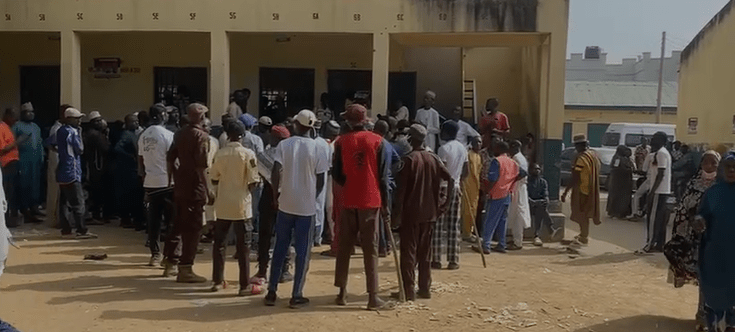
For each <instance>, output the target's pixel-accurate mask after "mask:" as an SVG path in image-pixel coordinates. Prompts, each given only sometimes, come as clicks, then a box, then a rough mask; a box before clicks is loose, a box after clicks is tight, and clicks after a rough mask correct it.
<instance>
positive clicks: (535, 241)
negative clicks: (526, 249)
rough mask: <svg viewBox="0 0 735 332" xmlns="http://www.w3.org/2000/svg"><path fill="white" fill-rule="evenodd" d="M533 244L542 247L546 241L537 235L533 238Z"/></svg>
mask: <svg viewBox="0 0 735 332" xmlns="http://www.w3.org/2000/svg"><path fill="white" fill-rule="evenodd" d="M533 245H534V246H537V247H541V246H543V245H544V241H541V239H540V238H539V237H538V236H537V237H535V238H534V239H533Z"/></svg>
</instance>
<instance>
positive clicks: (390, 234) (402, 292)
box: [382, 216, 406, 302]
mask: <svg viewBox="0 0 735 332" xmlns="http://www.w3.org/2000/svg"><path fill="white" fill-rule="evenodd" d="M382 219H383V221H384V222H385V230H386V231H387V232H388V239H389V240H390V245H391V246H393V261H394V262H395V263H396V274H398V301H400V302H406V290H405V289H403V275H402V274H401V265H400V262H399V261H398V247H396V239H394V238H393V229H392V228H391V225H390V216H387V217H385V218H382Z"/></svg>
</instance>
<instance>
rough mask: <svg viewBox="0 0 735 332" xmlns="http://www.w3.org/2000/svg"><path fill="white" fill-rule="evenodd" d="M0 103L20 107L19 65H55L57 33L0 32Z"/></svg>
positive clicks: (57, 49) (57, 55)
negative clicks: (0, 49)
mask: <svg viewBox="0 0 735 332" xmlns="http://www.w3.org/2000/svg"><path fill="white" fill-rule="evenodd" d="M0 45H5V46H4V47H2V51H1V52H0V77H2V79H0V106H2V107H3V108H5V107H9V106H14V107H16V108H19V107H20V101H21V96H20V67H21V66H58V65H59V54H60V52H61V48H60V46H59V36H58V34H54V33H0Z"/></svg>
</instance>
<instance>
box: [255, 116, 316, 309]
mask: <svg viewBox="0 0 735 332" xmlns="http://www.w3.org/2000/svg"><path fill="white" fill-rule="evenodd" d="M316 121H317V119H316V116H315V115H314V113H313V112H312V111H309V110H303V111H301V112H299V114H298V115H296V118H295V119H294V125H295V132H296V135H295V136H292V137H291V138H289V139H286V140H284V141H282V142H281V143H280V144H278V148H277V151H276V154H275V158H274V159H275V162H274V165H273V170H272V172H271V174H272V175H271V177H272V184H273V188H279V187H280V188H281V192H280V195H279V193H278V191H277V190H274V191H273V200H274V201H275V202H276V204H277V205H278V217H277V220H276V245H275V248H274V249H273V259H272V263H271V273H270V278H269V279H268V281H269V283H268V295H266V297H265V305H267V306H274V305H275V304H276V300H277V296H276V291H277V289H278V280H279V277H280V274H281V270H282V267H283V264H284V260H285V259H286V253H287V252H288V248H289V246H290V244H291V239H292V235H293V236H294V247H295V248H296V271H295V276H294V284H293V291H292V294H291V301H290V302H289V306H290V307H291V308H294V309H297V308H301V307H303V306H306V305H308V304H309V299H307V298H305V297H304V296H303V290H304V283H305V281H306V272H307V271H308V270H309V252H310V251H311V247H312V244H313V242H314V241H313V239H314V216H315V215H316V204H315V202H316V198H317V196H318V195H319V192H320V191H321V190H322V188H323V187H324V181H325V178H324V174H325V173H326V172H327V170H329V164H328V163H327V162H326V161H327V160H328V158H321V157H320V156H319V155H318V154H319V153H320V152H321V151H320V149H318V148H317V143H316V141H315V140H314V139H312V138H311V137H309V133H310V131H311V130H313V128H314V124H315V123H316Z"/></svg>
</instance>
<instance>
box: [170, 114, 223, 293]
mask: <svg viewBox="0 0 735 332" xmlns="http://www.w3.org/2000/svg"><path fill="white" fill-rule="evenodd" d="M208 111H209V110H208V109H207V107H206V106H204V105H202V104H198V103H192V104H189V106H188V107H187V112H188V116H187V117H188V119H189V124H188V125H187V126H186V127H184V128H182V129H181V130H179V132H178V133H176V135H174V142H173V145H172V146H171V150H169V152H168V156H167V158H166V160H167V162H168V169H169V170H173V171H172V172H171V171H169V179H170V174H171V173H173V180H174V183H175V185H174V202H175V204H176V219H175V220H174V224H173V229H172V230H171V233H170V234H169V235H168V239H167V241H166V242H167V243H166V245H165V247H164V251H165V252H164V259H165V261H164V263H165V268H166V270H165V271H164V274H163V275H164V276H168V275H170V274H171V271H173V270H174V269H175V266H176V265H178V276H177V277H176V282H180V283H203V282H206V281H207V279H206V278H204V277H201V276H198V275H196V274H195V273H194V270H193V269H192V267H193V265H194V258H195V256H196V252H197V245H198V244H199V238H200V232H201V230H202V226H203V225H204V205H205V204H208V203H209V204H213V203H214V191H213V188H212V186H211V184H210V183H209V181H207V178H208V177H207V168H208V167H209V163H208V159H209V158H208V154H209V146H210V143H209V135H208V134H207V132H206V131H205V130H204V127H203V123H204V119H206V113H207V112H208ZM177 159H178V161H179V165H178V167H176V164H175V161H176V160H177ZM169 183H171V181H170V180H169ZM179 243H181V245H180V246H179ZM179 248H180V249H179Z"/></svg>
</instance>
